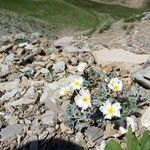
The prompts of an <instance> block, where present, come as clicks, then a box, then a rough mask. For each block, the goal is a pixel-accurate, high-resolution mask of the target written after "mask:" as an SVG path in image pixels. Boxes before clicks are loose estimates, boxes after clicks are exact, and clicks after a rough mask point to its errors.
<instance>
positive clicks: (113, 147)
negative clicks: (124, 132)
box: [105, 140, 121, 150]
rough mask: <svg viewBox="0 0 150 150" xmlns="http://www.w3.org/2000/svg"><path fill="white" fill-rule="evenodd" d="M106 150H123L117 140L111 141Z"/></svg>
mask: <svg viewBox="0 0 150 150" xmlns="http://www.w3.org/2000/svg"><path fill="white" fill-rule="evenodd" d="M105 150H121V145H120V144H119V143H117V142H116V141H115V140H110V141H109V142H108V143H107V145H106V147H105Z"/></svg>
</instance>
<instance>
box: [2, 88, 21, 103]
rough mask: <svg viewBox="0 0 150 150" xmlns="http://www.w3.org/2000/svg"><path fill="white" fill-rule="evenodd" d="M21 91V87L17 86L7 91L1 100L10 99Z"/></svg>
mask: <svg viewBox="0 0 150 150" xmlns="http://www.w3.org/2000/svg"><path fill="white" fill-rule="evenodd" d="M19 91H21V89H19V88H16V89H13V90H11V91H9V92H6V93H5V94H4V95H3V96H2V97H1V98H0V101H8V100H9V99H11V98H12V97H14V96H15V95H16V94H17V93H18V92H19Z"/></svg>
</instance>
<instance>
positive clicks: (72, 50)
mask: <svg viewBox="0 0 150 150" xmlns="http://www.w3.org/2000/svg"><path fill="white" fill-rule="evenodd" d="M89 51H90V49H89V48H86V47H83V48H77V47H75V46H66V47H64V48H63V52H67V53H81V52H89Z"/></svg>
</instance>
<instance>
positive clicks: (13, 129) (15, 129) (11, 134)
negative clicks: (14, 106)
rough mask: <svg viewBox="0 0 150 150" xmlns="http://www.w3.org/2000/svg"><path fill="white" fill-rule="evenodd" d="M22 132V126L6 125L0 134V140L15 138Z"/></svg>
mask: <svg viewBox="0 0 150 150" xmlns="http://www.w3.org/2000/svg"><path fill="white" fill-rule="evenodd" d="M22 130H23V124H14V125H8V126H7V127H6V128H3V129H2V130H1V132H0V135H1V139H3V140H5V139H9V138H16V136H17V134H21V132H22Z"/></svg>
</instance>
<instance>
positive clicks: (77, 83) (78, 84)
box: [71, 77, 83, 90]
mask: <svg viewBox="0 0 150 150" xmlns="http://www.w3.org/2000/svg"><path fill="white" fill-rule="evenodd" d="M82 84H83V78H82V77H79V78H76V79H74V80H73V82H72V83H71V87H72V89H73V90H76V89H78V90H79V89H80V88H81V86H82Z"/></svg>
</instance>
